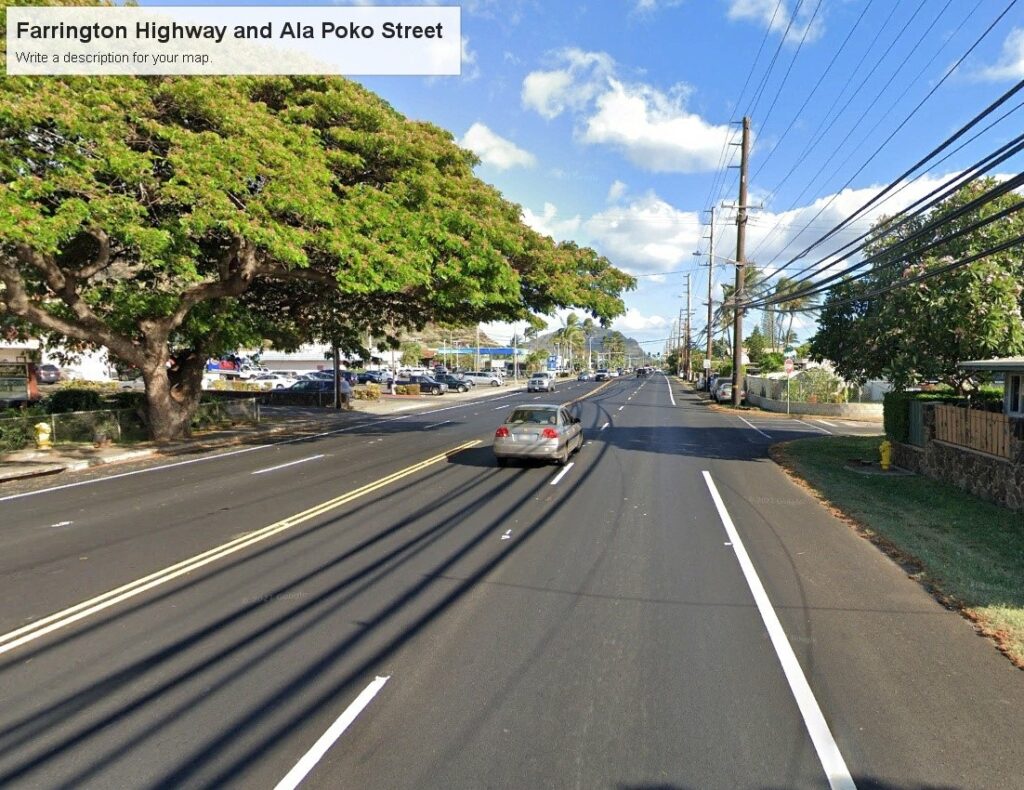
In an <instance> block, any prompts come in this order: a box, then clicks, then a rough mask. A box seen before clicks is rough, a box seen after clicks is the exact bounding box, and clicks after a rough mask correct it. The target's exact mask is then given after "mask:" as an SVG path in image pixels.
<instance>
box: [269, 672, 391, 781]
mask: <svg viewBox="0 0 1024 790" xmlns="http://www.w3.org/2000/svg"><path fill="white" fill-rule="evenodd" d="M390 679H391V676H390V675H386V676H384V677H380V676H378V677H377V678H375V679H374V681H373V682H372V683H371V684H370V685H369V686H367V687H366V688H364V689H363V691H362V693H360V695H359V696H358V697H356V698H355V699H354V700H353V701H352V704H351V705H349V706H348V707H347V708H345V711H344V713H342V714H341V715H340V716H339V717H338V718H337V719H335V721H334V724H332V725H331V726H330V727H328V728H327V731H326V732H325V733H324V734H323V735H321V736H320V737H319V738H318V739H317V741H316V743H314V744H313V746H312V748H311V749H310V750H309V751H308V752H306V753H305V754H304V755H302V759H301V760H299V761H298V762H297V763H295V766H294V767H293V768H292V770H290V771H289V772H288V773H287V774H285V777H284V779H282V780H281V781H280V782H278V783H277V785H275V787H274V790H294V789H295V788H296V787H298V786H299V784H300V783H301V782H302V780H303V779H305V778H306V776H307V775H308V774H309V772H310V771H312V770H313V768H314V767H315V766H316V764H317V763H318V762H320V760H321V759H323V756H324V755H325V754H327V750H328V749H330V748H331V747H332V746H333V745H334V742H335V741H337V740H338V738H340V737H341V736H342V733H344V732H345V730H347V729H348V728H349V725H350V724H352V722H354V721H355V720H356V717H357V716H358V715H359V714H360V713H362V712H363V709H364V708H365V707H366V706H367V705H369V704H370V701H371V700H372V699H373V698H374V697H376V696H377V692H378V691H380V690H381V689H382V688H384V684H385V683H387V682H388V681H389V680H390Z"/></svg>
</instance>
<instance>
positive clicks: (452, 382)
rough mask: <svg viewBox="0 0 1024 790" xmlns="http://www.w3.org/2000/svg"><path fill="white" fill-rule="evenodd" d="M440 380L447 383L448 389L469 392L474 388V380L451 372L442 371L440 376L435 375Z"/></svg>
mask: <svg viewBox="0 0 1024 790" xmlns="http://www.w3.org/2000/svg"><path fill="white" fill-rule="evenodd" d="M434 378H435V379H437V380H438V381H440V382H442V383H444V384H447V385H448V389H450V390H451V391H452V392H469V391H470V390H471V389H472V388H473V382H472V381H469V380H468V379H464V378H459V377H458V376H454V375H452V374H451V373H442V374H441V375H439V376H434Z"/></svg>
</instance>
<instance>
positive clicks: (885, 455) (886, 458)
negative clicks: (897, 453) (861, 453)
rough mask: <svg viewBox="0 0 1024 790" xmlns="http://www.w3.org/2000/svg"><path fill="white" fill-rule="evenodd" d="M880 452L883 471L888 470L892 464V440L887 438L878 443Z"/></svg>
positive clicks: (880, 463)
mask: <svg viewBox="0 0 1024 790" xmlns="http://www.w3.org/2000/svg"><path fill="white" fill-rule="evenodd" d="M878 454H879V456H880V462H879V465H880V466H881V467H882V471H883V472H888V471H889V467H890V466H892V442H890V441H889V440H888V439H886V440H885V441H884V442H882V443H881V444H880V445H878Z"/></svg>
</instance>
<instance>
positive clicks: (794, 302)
mask: <svg viewBox="0 0 1024 790" xmlns="http://www.w3.org/2000/svg"><path fill="white" fill-rule="evenodd" d="M802 287H803V286H802V285H800V283H798V282H797V281H796V280H792V279H790V278H789V277H786V276H785V275H783V276H782V277H780V278H779V279H778V282H776V283H775V296H776V298H778V297H786V296H787V295H788V294H795V293H797V292H798V291H799V290H800V289H801V288H802ZM818 304H819V303H818V298H817V296H814V295H811V296H808V295H796V296H793V297H791V298H787V299H784V300H783V301H780V302H778V303H777V304H776V309H777V310H778V311H779V312H780V313H786V314H788V315H789V325H788V326H787V327H786V335H785V337H784V338H782V343H783V344H786V343H788V342H789V341H790V338H792V337H793V320H794V319H795V318H796V316H797V315H798V314H800V315H807V314H808V313H812V312H813V311H814V310H815V309H816V308H817V307H818Z"/></svg>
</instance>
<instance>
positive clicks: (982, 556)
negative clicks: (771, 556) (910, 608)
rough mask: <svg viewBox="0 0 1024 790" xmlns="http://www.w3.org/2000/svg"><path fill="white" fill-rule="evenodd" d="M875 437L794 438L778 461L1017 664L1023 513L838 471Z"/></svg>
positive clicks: (870, 450) (1023, 604)
mask: <svg viewBox="0 0 1024 790" xmlns="http://www.w3.org/2000/svg"><path fill="white" fill-rule="evenodd" d="M878 444H879V439H878V438H877V437H845V436H843V437H840V436H836V437H829V438H821V439H802V440H799V441H795V442H791V443H788V444H786V445H783V446H781V447H780V448H778V453H777V455H778V460H780V461H781V462H782V463H783V465H784V466H786V467H787V468H788V469H790V470H791V471H793V472H795V473H796V474H797V475H798V476H799V477H801V478H803V479H804V480H805V481H807V483H809V484H810V486H811V487H812V488H814V489H815V490H816V491H817V492H818V493H819V494H820V496H821V497H822V498H823V499H825V500H827V501H828V502H829V503H831V504H832V505H833V506H835V507H836V508H837V509H838V510H840V511H841V512H842V513H844V514H845V515H847V516H849V517H850V518H852V519H853V520H855V521H856V522H858V524H859V525H860V526H861V527H863V528H864V529H866V530H867V531H868V533H869V534H871V536H872V537H875V538H881V541H880V542H881V543H883V544H886V543H887V544H889V545H890V546H891V547H893V548H895V549H896V550H897V551H898V552H899V553H900V554H901V555H902V556H903V557H905V558H908V559H910V560H912V561H913V564H914V565H916V566H919V567H920V570H919V572H918V573H917V574H916V575H917V577H918V578H919V579H920V580H921V581H922V582H923V583H925V584H926V585H928V586H929V587H931V588H932V589H933V590H934V591H935V592H936V593H937V594H939V595H940V596H943V597H945V598H947V599H948V600H950V601H951V602H953V603H955V604H957V605H958V606H960V607H961V608H962V609H963V611H964V612H965V614H967V615H968V616H969V617H971V618H973V619H975V620H976V622H978V623H979V624H980V625H981V627H982V628H983V629H984V630H985V631H986V632H987V633H989V634H991V635H992V636H994V637H995V638H996V640H997V642H998V643H999V644H1000V646H1001V647H1002V648H1003V649H1004V650H1005V652H1006V653H1007V655H1009V656H1010V658H1011V659H1012V660H1013V661H1014V663H1016V664H1017V665H1018V666H1020V667H1022V668H1024V514H1021V513H1014V512H1012V511H1010V510H1007V509H1005V508H1001V507H997V506H996V505H991V504H989V503H988V502H984V501H982V500H981V499H978V498H977V497H974V496H971V495H970V494H966V493H964V492H962V491H960V490H958V489H956V488H953V487H952V486H947V485H943V484H941V483H938V482H936V481H934V480H930V479H928V478H924V477H917V476H900V477H882V476H877V477H876V476H868V475H863V474H858V473H857V472H854V471H851V470H849V469H846V468H844V467H845V465H846V463H847V462H848V461H849V460H851V459H854V458H864V459H877V457H878Z"/></svg>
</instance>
